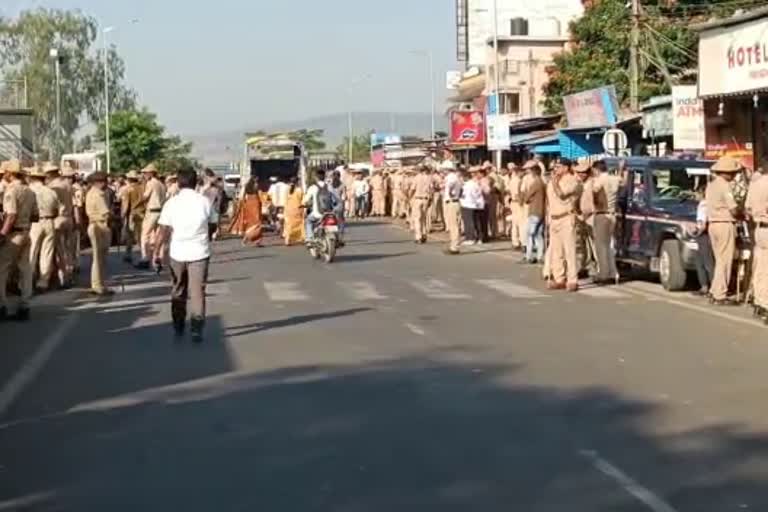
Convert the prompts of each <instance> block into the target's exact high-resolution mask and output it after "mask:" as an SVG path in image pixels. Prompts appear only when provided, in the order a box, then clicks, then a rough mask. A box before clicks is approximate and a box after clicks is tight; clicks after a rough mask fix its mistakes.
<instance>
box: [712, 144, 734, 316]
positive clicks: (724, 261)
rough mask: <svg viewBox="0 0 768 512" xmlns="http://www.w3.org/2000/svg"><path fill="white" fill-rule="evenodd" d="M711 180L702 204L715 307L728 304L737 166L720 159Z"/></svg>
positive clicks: (713, 169) (725, 159)
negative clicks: (706, 221) (712, 257)
mask: <svg viewBox="0 0 768 512" xmlns="http://www.w3.org/2000/svg"><path fill="white" fill-rule="evenodd" d="M711 170H712V174H714V178H713V179H712V181H711V182H710V183H709V185H708V186H707V192H706V201H707V214H708V217H709V238H710V240H711V241H712V251H713V252H714V253H715V274H714V276H713V277H712V286H711V287H710V290H709V291H710V296H711V298H710V302H711V303H712V304H714V305H717V306H725V305H730V304H732V301H730V300H729V299H728V287H729V284H730V280H731V269H732V268H733V256H734V253H735V251H736V219H737V216H738V215H740V211H739V210H740V209H739V204H738V203H737V202H736V199H735V198H734V196H733V192H732V190H731V187H730V184H731V182H732V181H733V180H734V179H735V177H736V174H738V173H739V172H741V170H742V166H741V164H740V163H739V162H738V161H737V160H735V159H734V158H732V157H729V156H724V157H722V158H720V159H719V160H718V161H717V162H715V164H714V165H713V166H712V169H711Z"/></svg>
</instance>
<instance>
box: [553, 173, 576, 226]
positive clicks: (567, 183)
mask: <svg viewBox="0 0 768 512" xmlns="http://www.w3.org/2000/svg"><path fill="white" fill-rule="evenodd" d="M557 179H558V178H555V177H553V178H552V180H550V182H549V185H547V204H549V215H550V217H552V218H555V219H558V218H560V217H564V216H565V215H567V214H569V213H575V212H576V210H577V206H578V204H579V200H580V199H581V191H582V186H581V183H579V180H578V178H576V176H574V175H573V174H565V175H563V176H561V177H560V178H559V181H558V185H559V188H560V192H562V194H563V195H564V196H565V198H564V199H561V198H560V196H558V195H557V193H556V192H555V180H557Z"/></svg>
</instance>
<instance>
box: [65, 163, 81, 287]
mask: <svg viewBox="0 0 768 512" xmlns="http://www.w3.org/2000/svg"><path fill="white" fill-rule="evenodd" d="M61 176H62V178H64V179H65V180H66V181H67V183H69V185H70V186H71V187H72V219H73V222H72V224H73V226H74V228H73V230H72V236H71V237H70V239H69V245H68V247H67V248H68V250H69V259H70V261H72V270H73V271H74V273H75V274H80V242H81V238H82V236H83V234H84V233H85V230H86V228H87V226H86V225H85V223H86V221H87V219H86V218H85V191H86V190H85V186H84V185H83V182H82V178H81V177H80V175H79V174H78V173H77V172H75V170H74V169H72V168H71V167H65V168H64V169H63V170H62V172H61Z"/></svg>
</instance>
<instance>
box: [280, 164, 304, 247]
mask: <svg viewBox="0 0 768 512" xmlns="http://www.w3.org/2000/svg"><path fill="white" fill-rule="evenodd" d="M303 200H304V193H303V192H302V191H301V188H299V186H298V179H297V178H293V179H292V180H291V186H290V188H289V189H288V198H287V199H286V201H285V210H284V212H283V215H285V223H284V224H283V240H285V245H291V244H294V243H299V242H303V241H304V207H303V205H302V202H303Z"/></svg>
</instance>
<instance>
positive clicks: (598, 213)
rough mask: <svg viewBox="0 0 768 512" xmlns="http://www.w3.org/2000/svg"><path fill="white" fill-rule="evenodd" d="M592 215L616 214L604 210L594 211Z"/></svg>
mask: <svg viewBox="0 0 768 512" xmlns="http://www.w3.org/2000/svg"><path fill="white" fill-rule="evenodd" d="M594 215H616V214H615V213H614V212H609V211H604V212H595V213H594Z"/></svg>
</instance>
